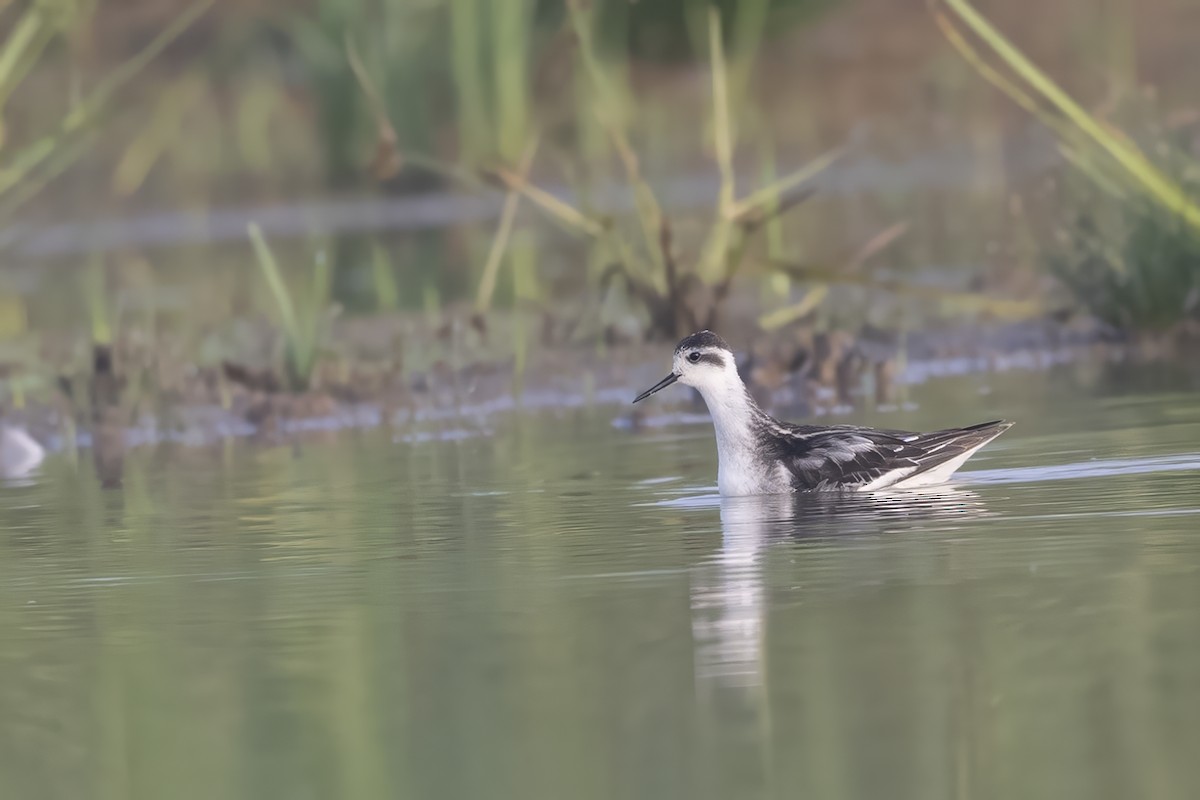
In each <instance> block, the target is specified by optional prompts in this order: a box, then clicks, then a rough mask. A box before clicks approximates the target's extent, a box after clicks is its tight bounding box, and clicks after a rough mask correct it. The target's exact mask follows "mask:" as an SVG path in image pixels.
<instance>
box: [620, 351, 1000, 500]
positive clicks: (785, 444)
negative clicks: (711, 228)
mask: <svg viewBox="0 0 1200 800" xmlns="http://www.w3.org/2000/svg"><path fill="white" fill-rule="evenodd" d="M676 381H678V382H679V383H682V384H684V385H685V386H691V387H693V388H695V389H696V390H698V391H699V392H700V395H701V397H703V398H704V402H705V404H706V405H707V406H708V411H709V414H711V415H712V420H713V427H714V429H715V431H716V435H717V461H718V467H717V488H718V489H719V490H720V493H721V494H722V495H726V496H735V495H761V494H781V493H785V492H798V491H814V490H852V491H875V490H878V489H909V488H915V487H919V486H932V485H935V484H939V483H944V482H945V481H947V480H948V479H949V478H950V476H951V475H952V474H953V473H954V472H955V470H957V469H958V468H959V467H961V466H962V465H963V464H964V463H965V462H966V460H967V459H968V458H970V457H971V456H972V455H974V454H975V452H976V451H977V450H979V449H980V448H981V447H983V446H984V445H986V444H987V443H988V442H990V441H992V439H995V438H996V437H997V436H999V435H1000V434H1002V433H1004V431H1006V430H1008V429H1009V428H1010V427H1012V423H1011V422H1006V421H1004V420H995V421H993V422H983V423H980V424H978V425H971V426H968V427H966V428H947V429H945V430H940V431H933V432H931V433H915V432H911V431H894V430H880V429H877V428H865V427H860V426H856V425H832V426H819V425H793V424H791V423H787V422H781V421H780V420H777V419H775V418H774V417H772V416H770V415H768V414H767V413H766V412H765V411H763V410H762V409H761V408H759V407H758V404H757V403H755V402H754V399H753V398H752V397H751V396H750V393H749V392H748V391H747V390H746V385H745V384H744V383H742V379H741V376H739V375H738V371H737V364H736V363H735V362H734V358H733V352H732V351H731V350H730V348H729V345H728V344H726V343H725V340H724V339H722V338H721V337H720V336H718V335H717V334H715V333H713V332H712V331H700V332H699V333H693V334H692V335H691V336H687V337H685V338H684V339H683V340H682V341H680V342H679V344H678V345H676V347H675V357H674V361H673V363H672V368H671V372H670V373H669V374H668V375H667V377H665V378H663V379H662V380H661V381H659V382H658V383H656V384H655V385H654V386H651V387H650V388H649V389H647V390H646V391H644V392H642V393H641V394H639V395H638V396H637V397H635V398H634V400H633V402H635V403H637V402H639V401H641V400H645V399H646V398H647V397H649V396H650V395H652V394H654V393H655V392H658V391H661V390H662V389H665V388H666V387H668V386H670V385H671V384H673V383H675V382H676Z"/></svg>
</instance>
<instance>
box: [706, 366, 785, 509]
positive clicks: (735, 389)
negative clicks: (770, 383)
mask: <svg viewBox="0 0 1200 800" xmlns="http://www.w3.org/2000/svg"><path fill="white" fill-rule="evenodd" d="M724 377H725V380H721V381H719V382H718V381H712V382H705V383H704V384H702V385H700V386H697V387H696V388H697V390H698V391H699V392H700V395H701V396H702V397H703V398H704V402H705V404H706V405H707V406H708V413H709V414H710V415H712V420H713V428H714V429H715V432H716V435H717V460H718V464H719V466H718V470H717V484H718V487H719V488H720V491H721V494H723V495H738V494H755V493H758V492H760V491H761V490H762V484H763V481H764V480H767V478H768V476H766V475H764V474H762V464H761V462H760V460H759V459H758V458H757V452H756V450H757V446H758V443H757V442H756V440H755V437H754V427H753V423H754V420H755V418H756V417H757V416H758V415H759V414H761V413H762V412H761V411H759V409H758V405H757V404H755V402H754V400H752V399H751V397H750V394H749V392H747V391H746V387H745V385H744V384H743V383H742V381H741V378H739V377H737V373H736V371H735V372H734V374H733V375H732V376H729V375H726V376H724ZM730 378H732V379H730Z"/></svg>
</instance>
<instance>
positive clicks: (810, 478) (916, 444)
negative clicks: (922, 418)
mask: <svg viewBox="0 0 1200 800" xmlns="http://www.w3.org/2000/svg"><path fill="white" fill-rule="evenodd" d="M1010 426H1011V423H1009V422H1004V421H1002V420H997V421H994V422H984V423H980V424H978V425H971V426H969V427H966V428H947V429H946V430H940V431H933V432H932V433H912V432H908V431H892V430H879V429H876V428H861V427H856V426H852V425H838V426H834V427H828V428H826V427H817V426H811V425H781V426H780V427H779V429H778V430H777V431H776V433H777V434H782V435H776V436H772V437H770V438H771V439H772V440H773V441H774V445H773V449H774V450H775V452H774V453H772V455H774V456H775V457H776V458H778V459H779V460H780V461H781V462H782V463H784V464H785V465H786V466H787V468H788V470H789V471H790V472H791V473H792V476H793V485H794V486H795V487H796V488H797V489H818V488H830V487H838V486H842V487H847V488H853V487H859V486H865V485H867V484H869V483H871V482H873V481H875V480H877V479H879V478H880V477H882V476H884V475H886V474H888V473H889V472H894V471H896V470H907V471H906V472H905V474H903V475H902V476H900V477H902V478H905V479H907V478H911V477H913V476H915V475H919V474H920V473H922V472H925V471H927V470H931V469H934V468H935V467H937V466H939V465H941V464H944V463H946V462H947V461H950V460H951V459H953V458H956V457H958V456H961V455H963V454H964V453H966V452H968V451H970V450H971V449H973V448H975V447H979V446H981V445H983V444H986V443H987V442H988V441H990V440H991V439H994V438H995V437H996V436H999V435H1000V434H1001V433H1003V432H1004V431H1006V430H1008V428H1009V427H1010Z"/></svg>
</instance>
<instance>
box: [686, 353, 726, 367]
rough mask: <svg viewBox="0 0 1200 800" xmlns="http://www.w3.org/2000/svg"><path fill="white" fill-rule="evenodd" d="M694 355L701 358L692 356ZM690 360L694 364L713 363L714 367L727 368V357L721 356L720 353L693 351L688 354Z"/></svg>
mask: <svg viewBox="0 0 1200 800" xmlns="http://www.w3.org/2000/svg"><path fill="white" fill-rule="evenodd" d="M693 355H695V356H699V358H692V356H693ZM688 361H691V362H692V363H694V364H699V363H705V364H712V365H713V366H714V367H719V368H721V369H725V359H723V358H721V356H720V354H719V353H692V355H689V356H688Z"/></svg>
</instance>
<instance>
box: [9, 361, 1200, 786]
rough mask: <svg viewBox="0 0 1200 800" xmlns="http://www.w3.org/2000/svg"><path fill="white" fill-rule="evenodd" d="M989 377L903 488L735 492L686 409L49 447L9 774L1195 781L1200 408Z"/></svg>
mask: <svg viewBox="0 0 1200 800" xmlns="http://www.w3.org/2000/svg"><path fill="white" fill-rule="evenodd" d="M979 383H980V382H979V381H978V380H971V381H962V382H959V383H956V384H945V385H943V387H942V388H941V389H939V390H938V391H939V393H941V395H940V396H941V397H943V399H945V400H946V402H952V401H954V402H956V401H957V399H963V398H968V397H970V398H973V399H972V400H971V403H972V404H973V406H974V407H975V408H978V409H979V414H978V416H980V417H981V418H982V417H987V416H990V415H991V414H992V412H999V413H1002V414H1005V415H1008V416H1012V417H1015V418H1017V419H1019V420H1020V422H1021V424H1020V425H1019V427H1017V428H1014V429H1013V431H1011V432H1010V433H1009V434H1006V436H1005V437H1004V438H1002V439H1001V440H998V441H997V443H996V444H995V445H994V446H993V447H992V448H989V450H987V451H985V452H984V453H983V454H981V455H980V456H979V458H978V459H977V461H975V462H973V463H972V465H971V468H972V469H973V470H975V473H974V476H975V477H974V478H972V476H971V475H966V476H965V477H966V478H967V479H968V480H965V481H963V482H962V483H961V484H959V485H958V486H957V487H956V488H953V489H949V490H945V491H939V492H936V493H931V494H927V495H923V496H920V497H918V498H915V499H910V500H906V501H904V502H899V501H883V500H872V499H859V500H856V501H844V502H834V501H831V500H824V501H816V500H809V501H805V502H802V503H799V504H797V503H795V502H793V501H791V500H788V501H772V502H750V503H746V502H733V503H730V502H727V503H725V504H724V505H722V504H721V503H719V502H718V501H717V500H716V499H715V498H713V497H711V495H709V494H707V492H708V487H709V486H710V485H711V483H712V475H713V469H714V464H713V453H712V444H711V441H710V438H709V437H710V436H711V434H710V433H709V431H708V430H707V429H706V428H704V427H703V426H683V427H675V428H667V429H660V430H655V431H651V432H649V433H642V434H633V433H628V432H625V431H622V430H618V429H614V428H613V427H612V426H611V425H610V424H609V423H610V420H611V417H612V413H611V412H610V411H608V410H599V411H579V412H564V413H563V414H562V415H561V416H560V417H559V418H557V419H547V418H545V417H543V418H542V419H539V420H533V419H526V420H515V421H511V422H509V423H506V424H501V425H500V426H499V428H498V430H496V432H495V434H494V435H492V436H490V437H479V438H468V439H464V440H462V441H456V442H447V443H441V444H438V443H426V444H420V445H406V444H394V443H392V442H390V441H388V440H387V439H386V437H383V436H380V435H379V434H377V433H369V434H362V435H356V436H349V437H343V438H342V439H340V440H339V441H337V442H330V443H310V444H307V445H305V446H303V447H300V448H256V447H252V446H250V445H249V444H246V443H235V444H230V445H227V446H226V448H224V449H222V450H218V451H188V450H174V449H172V450H168V449H163V450H160V451H156V452H149V451H147V452H141V453H134V454H132V455H131V456H130V458H129V461H128V463H127V465H126V475H125V483H124V487H123V488H122V489H120V490H116V491H101V490H100V489H99V488H97V482H96V480H95V478H94V476H93V475H92V474H90V472H89V467H88V465H87V460H86V459H83V460H82V461H81V464H80V466H79V467H78V468H75V467H72V466H71V465H70V464H69V463H67V462H66V461H65V460H63V459H61V458H54V459H52V460H51V461H50V462H49V464H48V465H47V467H46V471H45V473H44V475H43V476H42V477H41V479H40V480H39V481H38V482H36V483H34V484H33V485H29V486H16V487H9V488H6V489H4V490H2V491H0V521H2V524H3V536H2V538H0V796H2V797H5V798H9V797H11V798H83V797H106V798H128V797H136V798H168V797H169V798H218V797H219V798H276V797H278V798H326V797H329V798H382V797H414V798H418V797H419V798H434V797H454V798H458V797H463V798H468V797H469V798H485V797H486V798H568V797H569V798H588V797H596V798H619V797H646V798H672V797H680V798H689V800H690V799H692V798H731V797H739V798H743V797H745V798H751V797H780V798H782V797H789V798H790V797H822V798H842V797H846V798H878V797H889V798H914V799H916V798H921V799H922V800H925V799H927V798H943V797H944V798H951V797H955V798H958V797H1054V798H1063V797H1068V798H1074V797H1079V798H1085V797H1086V798H1096V797H1102V798H1106V797H1111V798H1129V797H1155V798H1171V797H1179V798H1183V797H1192V796H1194V793H1195V787H1196V786H1197V785H1200V765H1198V764H1197V761H1196V758H1195V754H1196V753H1198V752H1200V636H1198V635H1197V633H1198V632H1200V535H1198V534H1197V530H1198V528H1200V503H1198V502H1197V492H1196V485H1197V480H1198V478H1200V456H1196V454H1197V453H1200V408H1198V407H1197V406H1196V404H1195V403H1194V402H1193V401H1192V400H1191V397H1192V395H1190V394H1187V393H1179V392H1176V393H1167V392H1166V391H1165V390H1164V392H1163V393H1157V394H1144V393H1143V394H1138V393H1134V392H1131V391H1122V392H1118V391H1105V392H1102V393H1101V395H1102V396H1099V397H1093V398H1081V397H1078V396H1076V397H1075V398H1074V400H1073V401H1072V402H1071V403H1069V404H1066V403H1064V402H1063V394H1062V392H1063V390H1062V388H1061V387H1059V388H1055V385H1054V384H1053V382H1049V383H1047V384H1046V385H1045V386H1041V385H1040V384H1039V385H1038V386H1034V385H1033V384H1031V383H1029V382H1028V379H1027V378H1020V377H1014V378H1012V379H1010V380H1009V381H1008V383H1007V384H1004V385H1005V386H1008V388H1007V389H1005V388H1003V386H1001V387H1000V388H998V389H997V390H996V391H994V392H993V393H992V394H990V395H986V396H984V395H980V394H979V392H978V386H979ZM955 392H959V393H961V396H959V395H956V394H955ZM918 399H920V398H918ZM964 404H965V400H964ZM921 406H922V409H923V410H921V411H918V412H914V413H908V414H902V415H901V414H897V415H894V416H892V417H889V418H888V421H889V422H892V423H896V424H903V425H910V426H925V425H927V424H928V423H929V422H930V421H931V420H934V419H935V418H939V417H940V418H942V419H943V420H944V418H945V408H946V407H947V406H946V405H945V404H942V403H935V402H932V400H931V398H928V397H927V398H926V399H925V400H924V401H923V402H922V403H921ZM972 416H974V415H972ZM873 421H879V420H873ZM949 421H950V422H955V421H964V422H965V421H969V420H949ZM1167 455H1170V456H1173V457H1174V459H1173V460H1170V459H1168V460H1162V457H1164V456H1167ZM1189 457H1190V458H1192V460H1191V461H1189V460H1188V458H1189ZM1113 459H1123V462H1120V463H1125V464H1126V466H1124V467H1118V468H1117V469H1115V470H1111V472H1115V473H1116V474H1107V472H1106V470H1105V468H1104V465H1105V464H1108V463H1110V462H1111V461H1112V460H1113ZM1155 459H1159V460H1155ZM1045 464H1053V465H1075V466H1074V467H1071V468H1070V469H1069V470H1068V473H1069V474H1066V475H1064V474H1049V473H1048V474H1047V475H1040V474H1039V472H1038V468H1039V467H1040V466H1042V465H1045ZM1049 478H1054V479H1049ZM781 502H782V503H783V504H782V505H781Z"/></svg>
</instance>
